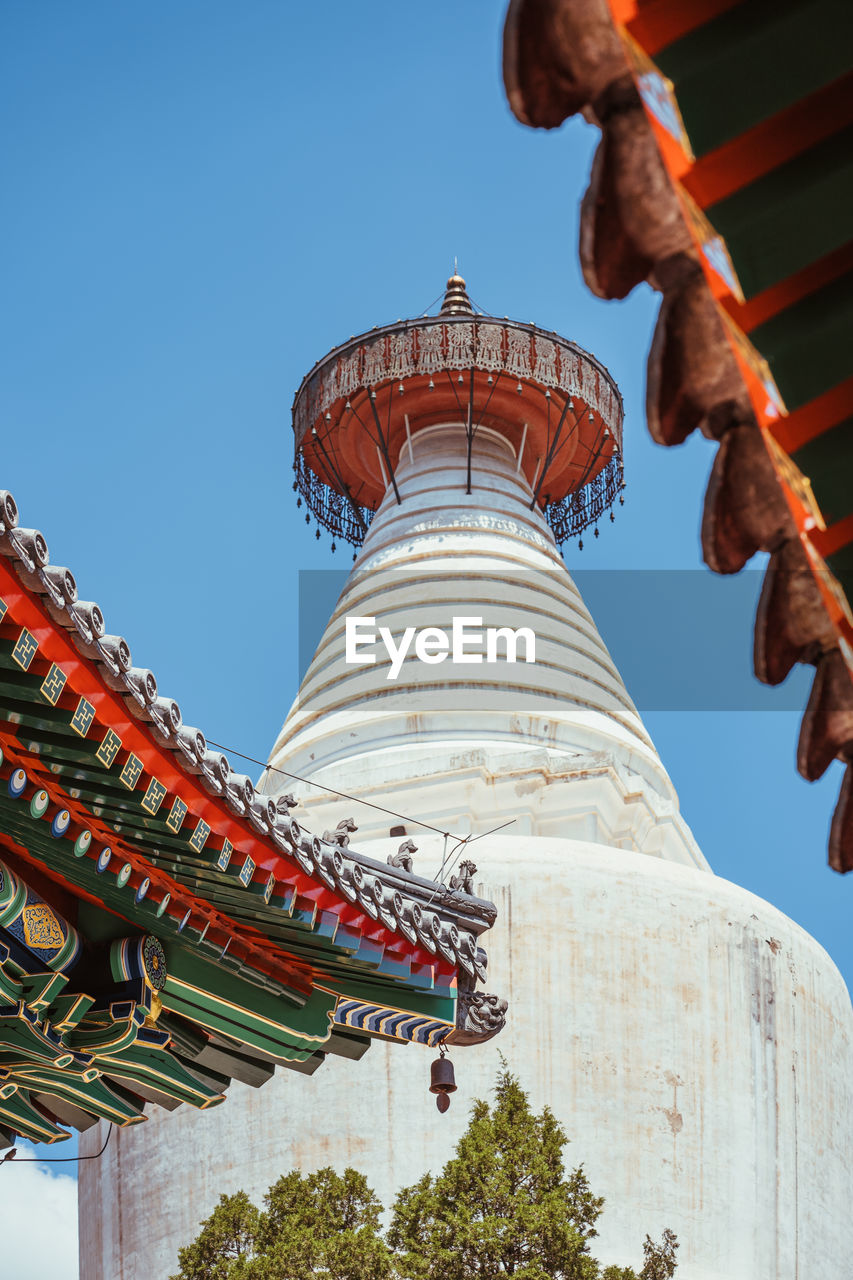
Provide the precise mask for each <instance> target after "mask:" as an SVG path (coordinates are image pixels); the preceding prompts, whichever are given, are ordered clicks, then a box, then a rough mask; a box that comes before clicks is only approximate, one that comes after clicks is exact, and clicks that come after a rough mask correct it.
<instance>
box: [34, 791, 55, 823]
mask: <svg viewBox="0 0 853 1280" xmlns="http://www.w3.org/2000/svg"><path fill="white" fill-rule="evenodd" d="M49 804H50V796H49V795H48V794H47V792H46V791H37V792H36V793H35V795H34V796H33V798H32V800H31V801H30V813H31V814H32V815H33V817H34V818H42V817H44V815H45V814H46V813H47V806H48V805H49Z"/></svg>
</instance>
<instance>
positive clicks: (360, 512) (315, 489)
mask: <svg viewBox="0 0 853 1280" xmlns="http://www.w3.org/2000/svg"><path fill="white" fill-rule="evenodd" d="M293 472H294V475H295V477H296V480H295V486H294V487H295V488H296V491H297V492H298V493H299V494H300V496H301V497H302V499H303V500H304V502H305V505H306V507H307V508H308V510H309V511H310V513H311V514H312V515H313V516H314V518H315V519H316V521H317V523H318V524H320V525H322V526H323V528H324V529H328V530H329V533H331V535H332V537H333V538H340V539H341V540H342V541H343V542H348V543H349V544H350V546H352V547H360V546H361V544H362V542H364V538H365V534H366V533H367V530H368V528H369V526H370V522H371V520H372V519H373V512H372V511H371V510H370V508H369V507H362V506H359V504H358V503H356V502H351V501H350V499H349V498H347V497H346V496H345V495H344V494H342V493H337V492H336V491H335V490H334V489H330V488H329V486H328V485H327V484H325V483H324V482H323V481H322V480H321V479H320V478H319V476H316V475H315V474H314V472H313V471H312V470H311V469H310V467H308V466H307V465H306V463H305V459H304V457H303V455H302V450H301V449H300V451H299V452H298V453H297V455H296V461H295V462H294V464H293Z"/></svg>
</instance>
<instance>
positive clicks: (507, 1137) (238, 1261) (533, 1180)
mask: <svg viewBox="0 0 853 1280" xmlns="http://www.w3.org/2000/svg"><path fill="white" fill-rule="evenodd" d="M566 1142H567V1138H566V1134H565V1132H564V1131H563V1129H562V1128H561V1126H560V1125H559V1124H558V1122H557V1120H556V1119H555V1117H554V1116H553V1114H552V1113H551V1111H550V1110H549V1109H548V1108H547V1107H546V1108H545V1109H544V1110H543V1111H542V1112H541V1114H539V1115H536V1114H534V1112H533V1111H532V1110H531V1108H530V1104H529V1101H528V1098H527V1095H526V1093H524V1091H523V1090H522V1089H521V1087H520V1086H519V1083H518V1080H517V1079H516V1078H515V1077H514V1076H513V1075H511V1074H510V1073H509V1072H508V1071H507V1070H506V1069H504V1070H503V1071H502V1072H501V1073H500V1075H499V1076H498V1080H497V1085H496V1097H495V1103H494V1105H493V1106H492V1107H490V1106H489V1105H488V1104H487V1103H485V1102H476V1103H475V1104H474V1106H473V1108H472V1113H471V1121H470V1123H469V1125H468V1129H467V1130H466V1132H465V1133H464V1134H463V1136H462V1138H461V1139H460V1141H459V1143H458V1145H457V1148H456V1155H455V1156H454V1158H453V1159H452V1160H450V1161H448V1163H447V1164H446V1165H445V1167H444V1169H443V1170H442V1171H441V1173H440V1174H439V1175H438V1176H436V1177H433V1176H432V1175H431V1174H425V1175H424V1177H423V1178H421V1180H420V1182H418V1183H416V1184H415V1186H413V1187H406V1188H404V1189H403V1190H402V1191H401V1192H400V1193H399V1195H398V1196H397V1199H396V1201H395V1203H394V1206H393V1214H392V1220H391V1226H390V1229H389V1231H388V1235H387V1240H386V1239H383V1236H382V1233H381V1231H380V1224H379V1216H380V1214H381V1212H382V1206H381V1205H380V1203H379V1201H378V1200H377V1199H376V1196H375V1195H374V1193H373V1191H372V1190H371V1188H370V1187H369V1186H368V1184H367V1181H366V1179H365V1178H364V1177H363V1175H362V1174H360V1173H356V1172H355V1170H353V1169H347V1170H346V1172H345V1173H344V1174H343V1175H339V1174H337V1173H335V1172H334V1171H333V1170H332V1169H320V1170H319V1171H318V1172H317V1173H312V1174H308V1175H307V1176H304V1175H302V1174H301V1173H299V1172H298V1171H297V1172H294V1173H288V1174H285V1175H284V1176H283V1177H281V1178H279V1180H278V1182H276V1183H275V1184H274V1185H273V1186H272V1187H270V1189H269V1191H268V1192H267V1194H266V1196H265V1197H264V1206H265V1207H264V1209H263V1210H262V1211H260V1212H259V1211H258V1210H257V1209H256V1208H255V1206H254V1205H253V1204H252V1203H251V1201H250V1200H249V1199H248V1197H247V1196H246V1195H245V1194H244V1193H243V1192H239V1193H238V1194H237V1195H234V1196H221V1197H220V1201H219V1204H218V1205H217V1207H216V1208H215V1209H214V1211H213V1213H212V1214H211V1216H210V1217H209V1218H208V1219H207V1220H206V1222H204V1223H203V1224H202V1228H201V1231H200V1233H199V1235H198V1237H197V1239H196V1240H195V1241H194V1242H193V1243H192V1244H191V1245H188V1246H187V1247H186V1248H184V1249H181V1250H180V1254H179V1263H180V1271H179V1272H178V1273H177V1275H175V1276H173V1277H172V1278H171V1280H314V1278H315V1277H325V1280H501V1277H503V1276H513V1277H515V1280H671V1277H672V1276H673V1275H674V1274H675V1270H676V1266H677V1263H676V1260H675V1251H676V1250H677V1248H678V1242H677V1240H676V1238H675V1235H674V1234H673V1233H672V1232H671V1231H669V1230H667V1231H665V1232H664V1233H663V1237H662V1239H661V1242H660V1244H655V1243H654V1242H653V1241H652V1240H651V1239H650V1238H649V1236H646V1240H645V1244H644V1245H643V1256H644V1262H643V1267H642V1270H641V1271H640V1272H639V1273H637V1272H636V1271H634V1270H633V1269H632V1268H631V1267H618V1266H608V1267H604V1268H602V1266H601V1264H600V1263H598V1262H596V1260H595V1259H594V1258H593V1257H592V1255H591V1254H590V1242H591V1241H592V1240H593V1239H594V1238H595V1236H596V1234H597V1232H596V1225H595V1224H596V1222H597V1221H598V1219H599V1217H600V1216H601V1212H602V1208H603V1204H604V1201H603V1200H602V1199H601V1197H600V1196H595V1195H593V1194H592V1191H591V1190H590V1186H589V1183H588V1181H587V1178H586V1175H585V1173H584V1171H583V1166H582V1165H581V1166H579V1167H578V1168H576V1169H574V1170H572V1171H570V1172H567V1171H566V1169H565V1167H564V1164H563V1148H564V1147H565V1145H566Z"/></svg>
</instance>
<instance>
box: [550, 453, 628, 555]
mask: <svg viewBox="0 0 853 1280" xmlns="http://www.w3.org/2000/svg"><path fill="white" fill-rule="evenodd" d="M624 488H625V480H624V478H623V471H622V457H621V455H620V454H618V453H614V455H613V457H612V458H611V459H610V461H609V462H608V464H607V466H606V467H603V468H602V470H601V471H599V473H598V475H597V476H594V477H593V479H592V480H590V482H589V483H588V484H585V485H584V486H583V488H582V489H577V490H576V491H575V492H574V493H569V494H567V495H566V497H565V498H561V499H560V501H559V502H552V503H550V504H549V505H548V506H547V507H546V508H545V512H544V514H545V519H546V520H547V521H548V524H549V525H550V526H551V532H552V533H553V535H554V537H555V538H556V540H557V542H558V544H559V545H560V546H562V545H563V543H564V542H567V541H568V539H569V538H576V537H578V535H579V534H581V533H583V531H584V529H588V528H589V526H590V525H594V524H597V523H598V521H599V520H600V519H601V517H602V516H603V515H604V513H605V512H606V511H607V510H608V509H609V508H610V507H612V506H613V503H614V502H615V501H616V499H617V498H618V497H619V494H620V493H621V492H622V490H623V489H624Z"/></svg>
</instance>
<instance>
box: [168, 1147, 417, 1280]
mask: <svg viewBox="0 0 853 1280" xmlns="http://www.w3.org/2000/svg"><path fill="white" fill-rule="evenodd" d="M264 1204H265V1206H266V1208H265V1210H264V1212H262V1213H259V1212H258V1210H257V1209H256V1208H255V1206H254V1205H253V1204H252V1203H251V1201H250V1200H249V1198H248V1196H246V1194H245V1193H244V1192H242V1191H240V1192H238V1193H237V1195H234V1196H220V1199H219V1204H218V1205H217V1207H216V1208H215V1209H214V1211H213V1213H212V1214H211V1215H210V1217H209V1218H208V1219H207V1220H206V1221H205V1222H204V1223H203V1224H202V1228H201V1232H200V1233H199V1236H198V1238H197V1239H196V1240H195V1241H194V1242H193V1244H191V1245H188V1246H187V1247H186V1248H185V1249H181V1250H180V1251H179V1253H178V1262H179V1264H180V1270H179V1271H178V1273H177V1275H174V1276H172V1277H171V1280H315V1277H318V1276H323V1277H326V1278H327V1280H390V1277H391V1276H392V1275H393V1272H392V1270H391V1254H390V1252H389V1250H388V1248H387V1246H386V1245H385V1243H384V1241H383V1240H382V1237H381V1235H380V1232H379V1214H380V1213H381V1211H382V1206H381V1205H380V1203H379V1201H378V1200H377V1199H376V1196H375V1195H374V1194H373V1192H372V1191H371V1189H370V1187H369V1186H368V1185H367V1180H366V1179H365V1178H364V1177H363V1175H362V1174H360V1173H356V1172H355V1170H354V1169H347V1171H346V1172H345V1173H344V1174H343V1176H340V1175H339V1174H337V1173H335V1171H334V1170H333V1169H320V1170H318V1172H317V1173H311V1174H308V1175H307V1176H303V1175H302V1174H301V1173H299V1172H295V1173H287V1174H285V1175H284V1176H283V1177H281V1178H279V1180H278V1182H276V1183H275V1184H274V1185H273V1186H271V1187H270V1189H269V1191H268V1192H267V1194H266V1195H265V1196H264Z"/></svg>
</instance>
